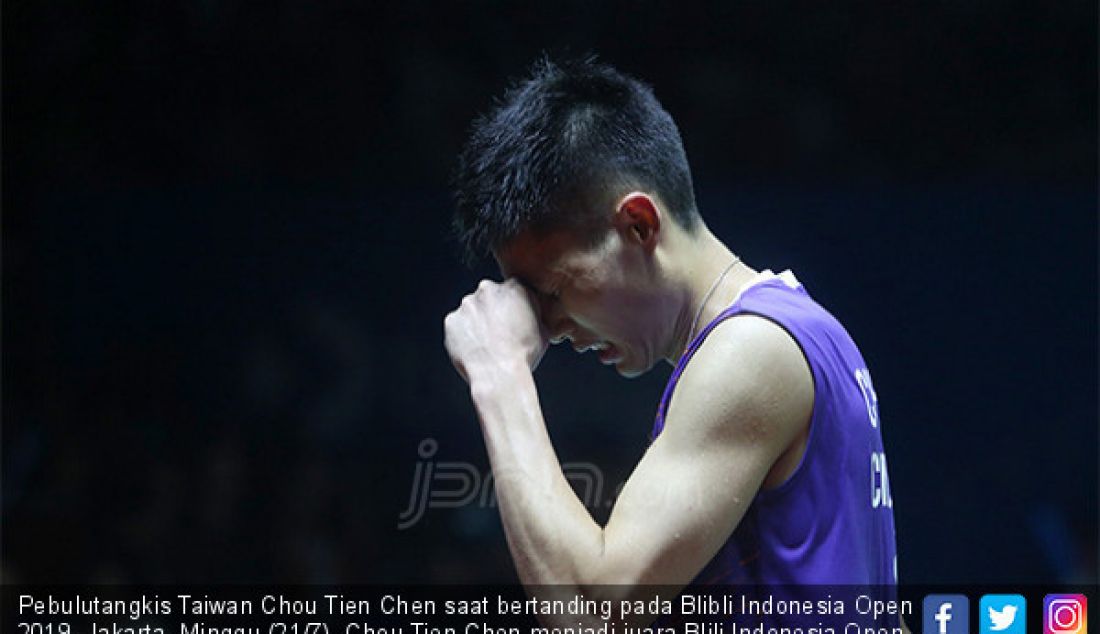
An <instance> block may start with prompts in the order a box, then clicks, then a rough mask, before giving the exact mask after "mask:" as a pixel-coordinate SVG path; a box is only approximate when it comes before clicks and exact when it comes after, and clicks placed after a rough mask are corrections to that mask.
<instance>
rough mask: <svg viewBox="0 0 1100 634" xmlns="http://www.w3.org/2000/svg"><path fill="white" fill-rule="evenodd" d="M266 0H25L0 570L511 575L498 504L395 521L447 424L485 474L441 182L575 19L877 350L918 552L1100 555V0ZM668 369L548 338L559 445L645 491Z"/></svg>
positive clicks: (907, 559) (919, 566)
mask: <svg viewBox="0 0 1100 634" xmlns="http://www.w3.org/2000/svg"><path fill="white" fill-rule="evenodd" d="M260 4H261V5H262V6H257V5H256V4H254V3H245V2H238V1H231V0H230V1H223V2H212V1H203V2H186V3H178V2H160V3H153V2H134V3H130V4H128V5H108V4H104V3H76V2H5V3H4V6H3V185H4V189H3V309H4V310H3V438H2V440H3V507H2V508H3V515H2V517H3V534H2V540H3V541H2V547H3V553H2V555H3V556H2V572H3V574H4V577H5V580H6V581H52V582H57V581H70V582H83V581H124V582H131V581H132V582H141V581H151V582H215V581H272V582H318V581H324V582H349V581H376V582H381V581H387V582H417V581H501V580H503V581H508V580H511V579H514V573H513V571H512V569H511V564H510V561H509V558H508V554H507V550H506V547H505V543H504V538H503V534H502V532H501V529H500V524H499V520H498V518H497V516H496V510H495V509H494V508H482V507H481V506H479V505H467V506H465V507H462V508H458V509H432V510H429V511H428V513H427V514H426V515H425V516H424V518H423V519H422V520H421V521H420V522H419V523H417V524H416V525H415V526H413V527H411V528H408V529H406V530H398V528H397V523H398V516H399V514H400V513H401V511H402V510H403V509H405V508H406V506H408V504H409V498H410V488H411V486H412V482H413V480H414V472H415V469H416V468H417V463H418V461H419V460H420V458H419V456H418V453H417V451H418V447H419V446H420V443H421V441H422V440H424V439H427V438H430V439H433V440H434V441H435V442H436V443H437V444H436V447H437V449H436V453H435V454H434V455H432V457H431V460H432V461H434V462H436V463H438V462H440V461H442V462H457V461H468V462H471V463H473V464H474V465H475V466H476V468H477V469H479V470H484V469H485V468H486V457H485V453H484V449H483V447H482V443H481V437H480V431H479V430H478V427H477V424H476V420H475V418H474V415H473V412H472V409H471V407H470V405H469V401H468V398H467V396H466V393H465V389H464V384H463V383H462V381H461V380H460V379H459V378H458V376H457V375H456V374H455V373H454V371H453V370H452V368H451V367H450V364H449V362H448V360H447V357H446V355H445V353H444V351H443V348H442V317H443V315H444V314H445V313H446V312H447V311H449V310H450V309H452V308H453V307H454V306H455V305H457V303H458V301H459V299H460V298H461V296H462V295H463V294H464V293H465V292H467V291H469V290H471V289H472V288H473V286H474V285H475V283H476V281H477V279H479V277H481V276H484V275H491V274H492V273H493V271H492V269H491V268H490V267H489V266H488V264H487V263H486V264H485V265H483V266H482V267H481V268H480V269H477V270H473V271H471V270H469V269H466V268H463V267H462V266H461V265H460V264H459V263H458V260H457V258H456V256H457V247H456V245H455V243H454V242H452V241H451V240H450V239H449V237H448V222H449V214H450V212H451V201H450V198H449V192H448V177H449V172H450V170H451V168H452V166H453V164H454V160H455V156H456V154H457V152H458V150H459V148H460V146H461V143H462V141H463V138H464V134H465V131H466V127H467V125H468V124H469V122H470V120H471V119H472V118H473V116H474V115H475V114H476V113H477V112H479V111H482V110H484V109H485V108H486V107H487V106H488V105H489V103H490V101H491V98H492V97H493V96H494V95H497V94H499V93H500V92H501V90H502V89H503V88H504V87H505V86H506V85H507V80H508V78H509V77H513V76H516V75H519V74H521V73H522V72H523V70H524V68H525V67H526V66H527V65H528V64H530V62H531V61H532V60H534V58H535V57H536V55H537V54H538V53H539V52H540V51H543V50H549V51H551V52H563V51H571V52H573V53H578V54H579V53H584V52H587V51H594V52H597V53H599V54H600V55H601V56H602V58H603V59H604V60H606V61H608V62H611V63H613V64H615V65H617V66H619V67H620V68H621V69H623V70H625V71H627V72H630V73H632V74H634V75H636V76H638V77H640V78H642V79H644V80H646V81H647V82H649V83H651V84H652V85H653V86H654V88H655V90H656V93H657V96H658V98H660V99H661V100H662V102H663V103H664V105H665V106H666V107H667V108H668V110H669V111H670V112H671V113H672V115H673V116H674V118H675V119H676V120H677V121H678V123H679V125H680V128H681V131H682V133H683V137H684V141H685V144H686V147H687V151H688V156H689V158H690V159H691V161H692V165H693V170H694V173H695V180H696V187H697V193H698V198H699V202H700V205H701V209H702V211H703V214H704V216H705V218H706V219H707V221H708V223H709V224H710V226H711V228H712V229H714V230H715V232H716V233H717V234H718V235H719V236H720V237H722V238H723V239H724V240H726V242H727V243H728V244H730V245H731V247H732V248H733V250H734V251H735V252H736V253H738V254H740V255H742V256H743V257H744V259H745V260H746V261H747V262H748V263H749V264H750V265H751V266H753V267H755V268H772V269H774V270H776V271H780V270H783V269H786V268H790V269H792V270H793V271H794V272H795V273H796V274H797V275H798V276H799V278H800V279H801V280H802V281H803V283H804V284H805V285H806V286H807V288H808V289H809V290H810V292H811V293H812V294H813V295H814V297H815V298H816V299H817V300H818V301H820V302H821V303H822V304H824V305H825V306H826V307H827V308H829V309H830V310H831V311H832V312H833V313H834V314H835V315H836V316H837V317H838V318H839V319H840V320H841V321H842V322H843V323H844V324H845V325H846V326H847V328H848V329H849V331H850V332H851V333H852V335H853V336H854V338H855V339H856V341H857V342H858V343H859V344H860V346H861V348H862V351H863V353H864V356H865V357H866V358H867V360H868V363H869V365H870V367H871V370H872V373H873V375H874V379H875V386H876V388H877V391H878V395H879V398H880V407H881V411H882V416H883V425H884V427H883V434H884V438H885V442H886V445H887V450H888V454H889V456H890V463H889V466H890V475H891V479H892V487H893V497H894V500H895V502H896V506H895V516H896V520H897V527H898V549H899V553H900V573H901V580H902V581H907V582H941V583H946V582H963V581H984V582H1023V581H1029V582H1055V581H1085V582H1092V583H1095V581H1096V578H1097V569H1096V561H1097V542H1098V538H1097V479H1098V478H1097V404H1098V401H1097V341H1098V339H1097V297H1098V295H1097V251H1096V245H1097V124H1096V111H1097V90H1096V88H1097V64H1096V45H1097V41H1096V25H1097V11H1096V5H1095V3H1090V2H1051V3H1041V5H1040V4H1039V3H1025V2H976V1H965V2H958V1H953V2H920V3H915V2H899V3H895V2H889V3H881V2H869V3H850V4H843V5H836V4H834V3H794V4H792V3H764V2H730V3H720V4H715V5H713V6H711V5H693V6H683V5H681V4H679V3H677V4H671V3H670V4H660V3H649V2H634V3H582V2H560V3H540V4H538V5H527V4H524V3H490V2H484V3H483V2H462V3H457V2H456V3H450V2H438V3H428V2H407V3H401V4H396V3H395V4H390V5H377V4H367V3H364V4H350V3H349V4H345V3H334V2H309V1H305V0H293V1H292V0H287V1H282V2H273V3H260ZM819 5H820V6H819ZM668 372H669V368H667V367H662V368H660V369H658V370H657V371H655V372H653V373H651V374H650V375H648V376H646V377H643V378H641V379H638V380H635V381H624V380H621V379H619V378H618V377H617V376H616V375H615V374H614V373H613V372H611V371H609V370H607V369H605V368H602V367H600V366H599V365H598V364H597V363H596V362H595V360H594V359H593V358H592V357H591V356H590V355H589V356H583V357H577V356H575V355H573V354H572V352H571V351H566V350H564V349H562V350H554V351H552V352H551V354H549V355H548V357H547V359H546V360H545V361H544V366H543V367H542V368H540V371H539V372H538V374H537V377H538V381H539V384H540V390H541V395H542V400H543V405H544V408H545V410H546V414H547V418H548V421H549V425H550V428H551V433H552V436H553V439H554V441H555V443H556V446H557V448H558V451H559V455H560V457H561V458H562V460H564V461H574V462H578V461H579V462H591V463H594V464H597V465H600V467H601V468H602V469H603V473H604V476H605V480H606V484H605V486H606V487H607V488H608V489H609V490H610V489H613V487H614V486H615V485H616V484H617V483H619V482H621V481H622V480H623V479H624V478H625V477H626V476H627V475H628V474H629V471H630V467H631V465H632V464H633V463H634V462H635V461H636V460H637V459H638V458H639V457H640V455H641V454H642V452H643V451H644V448H645V445H646V441H647V436H648V433H649V428H650V425H651V423H652V417H653V413H654V407H655V406H656V403H657V400H658V397H659V395H660V391H661V388H662V387H663V383H664V380H665V379H666V378H667V375H668ZM435 468H437V470H439V471H443V470H446V469H447V468H449V467H447V466H446V465H443V464H435ZM439 471H437V472H439ZM451 484H453V482H452V483H451ZM439 485H440V486H441V487H443V488H446V485H447V483H445V482H441V483H439ZM594 513H595V515H596V516H597V517H598V518H600V519H603V518H605V517H606V515H607V508H606V505H600V507H599V508H596V509H595V510H594Z"/></svg>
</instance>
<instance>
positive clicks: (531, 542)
mask: <svg viewBox="0 0 1100 634" xmlns="http://www.w3.org/2000/svg"><path fill="white" fill-rule="evenodd" d="M471 316H472V315H471ZM478 318H479V319H482V320H484V319H489V320H490V321H491V318H488V317H487V316H486V315H484V314H481V315H479V317H478ZM452 325H454V326H458V325H459V324H452ZM501 327H502V326H501V325H500V324H498V325H496V326H495V327H488V330H489V331H490V332H499V329H500V328H501ZM486 334H488V333H486ZM456 347H457V346H456ZM448 348H449V349H451V345H450V344H448ZM476 356H477V355H468V356H467V357H466V358H471V359H473V358H476ZM452 358H454V354H453V352H452ZM509 359H511V360H509ZM456 365H462V366H463V367H461V368H460V371H464V372H465V375H466V376H467V377H468V380H469V382H470V389H471V395H472V398H473V401H474V405H475V407H476V409H477V412H478V415H479V418H480V421H481V429H482V434H483V436H484V439H485V444H486V447H487V449H488V453H489V458H490V462H491V464H492V468H493V473H494V479H495V483H496V492H497V499H498V502H499V505H500V514H501V518H502V521H503V523H504V528H505V532H506V534H507V537H508V544H509V548H510V550H511V552H512V555H513V559H514V560H515V564H516V568H517V571H518V573H519V576H520V579H521V580H522V582H523V583H524V584H525V585H527V586H541V585H545V584H560V585H562V586H564V587H565V588H568V589H572V590H573V591H575V592H583V593H584V594H585V595H586V596H589V597H592V596H601V595H602V594H604V593H605V592H606V591H607V586H608V585H609V584H618V586H619V587H620V588H623V589H624V591H625V589H626V588H628V587H630V586H635V585H638V584H663V585H669V586H674V587H676V588H679V587H682V586H683V585H685V584H687V583H688V582H690V581H691V580H692V578H694V576H695V575H696V574H698V572H699V571H700V570H701V569H702V568H703V566H704V565H705V564H706V563H707V562H708V561H709V560H710V559H711V558H712V557H713V556H714V554H715V553H716V552H717V551H718V549H719V548H720V547H721V546H722V544H723V543H724V542H725V541H726V539H728V537H729V535H730V533H731V532H732V531H733V529H734V528H736V526H737V524H738V523H739V522H740V520H741V517H742V516H743V515H744V512H745V510H746V509H747V508H748V505H749V504H750V503H751V501H752V499H753V497H754V496H755V495H756V493H757V491H758V490H759V488H760V486H761V483H762V482H763V481H764V478H765V476H766V475H767V474H768V472H769V470H770V469H771V468H772V465H773V464H774V463H775V461H776V459H777V458H778V457H779V456H780V455H781V454H782V453H783V451H785V450H786V448H787V447H788V446H790V445H791V443H792V442H793V440H794V439H795V438H796V437H797V435H798V434H799V432H800V431H801V430H803V429H804V428H805V425H806V423H807V422H808V420H809V414H810V410H811V409H812V403H813V383H812V378H811V376H810V373H809V369H808V367H806V364H805V361H804V360H803V358H802V355H801V352H800V351H799V350H798V347H797V345H796V344H795V343H794V342H793V340H791V339H790V337H789V336H788V335H787V334H786V333H785V332H784V331H783V330H782V329H781V328H779V327H778V326H777V325H775V324H773V323H771V322H769V321H766V320H764V319H762V318H759V317H753V316H739V317H735V318H732V319H730V320H728V321H726V322H724V323H723V324H722V325H720V326H719V327H718V328H716V329H715V330H714V331H713V332H712V334H711V335H710V336H709V337H708V339H707V341H706V343H705V344H704V345H703V346H702V347H701V348H700V350H699V351H698V352H697V353H696V355H695V357H694V358H693V359H692V362H691V365H690V366H689V367H688V370H687V371H685V372H684V374H683V376H682V377H681V380H680V383H679V385H678V388H677V391H676V393H675V396H674V398H673V400H672V403H671V404H670V407H669V412H668V416H667V418H666V425H665V429H664V431H663V433H662V434H661V435H660V436H659V437H658V438H657V440H656V441H654V443H653V444H652V445H651V446H650V448H649V450H648V451H647V452H646V454H645V456H644V457H643V458H642V460H641V461H640V462H639V464H638V466H637V468H636V469H635V471H634V473H633V474H632V475H631V476H630V478H629V480H628V481H627V483H626V485H625V486H624V488H623V490H622V493H621V495H620V497H619V499H618V501H617V503H616V506H615V508H614V509H613V512H612V515H611V517H610V519H609V520H608V523H607V525H606V526H605V527H600V526H599V525H598V524H596V522H595V521H593V519H592V518H591V516H590V515H589V513H588V511H587V509H585V507H584V505H583V504H582V503H581V501H580V500H579V499H578V498H577V496H576V495H575V494H574V492H573V490H572V489H571V487H570V486H569V484H568V482H567V481H566V479H565V476H564V475H563V473H562V470H561V466H560V463H559V461H558V459H557V456H556V455H555V452H554V449H553V446H552V445H551V443H550V439H549V437H548V435H547V432H546V427H545V423H544V421H543V418H542V411H541V408H540V406H539V402H538V394H537V391H536V389H535V384H534V380H533V377H532V375H531V369H530V367H529V365H528V364H527V363H526V362H525V361H524V357H523V356H522V355H512V356H510V357H509V356H506V355H500V356H499V358H498V360H497V361H495V362H488V361H487V360H486V359H485V358H482V359H481V360H479V361H476V362H472V363H461V362H459V361H457V360H456ZM614 598H634V597H626V596H623V597H614Z"/></svg>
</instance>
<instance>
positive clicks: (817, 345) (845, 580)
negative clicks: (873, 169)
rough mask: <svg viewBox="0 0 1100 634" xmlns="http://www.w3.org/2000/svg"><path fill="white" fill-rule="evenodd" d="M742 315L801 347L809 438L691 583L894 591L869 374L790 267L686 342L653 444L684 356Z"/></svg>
mask: <svg viewBox="0 0 1100 634" xmlns="http://www.w3.org/2000/svg"><path fill="white" fill-rule="evenodd" d="M740 314H753V315H758V316H761V317H764V318H766V319H769V320H771V321H772V322H774V323H776V324H778V325H780V326H782V327H783V328H784V329H785V330H786V331H787V332H788V333H789V334H790V335H791V336H792V337H793V338H794V340H795V341H796V342H797V343H798V345H799V347H800V348H801V349H802V352H803V354H804V355H805V357H806V360H807V362H808V364H809V366H810V370H811V371H812V373H813V379H814V406H813V415H812V418H811V420H810V434H809V439H808V440H807V445H806V452H805V455H804V456H803V458H802V461H801V463H800V464H799V466H798V468H797V469H796V470H795V472H794V473H793V474H792V475H791V477H790V478H789V479H788V480H787V481H786V482H784V483H783V484H781V485H779V486H778V487H776V488H774V489H768V490H761V491H760V492H758V493H757V495H756V497H755V498H754V499H753V501H752V504H751V505H750V506H749V508H748V511H747V512H746V514H745V516H744V518H743V519H742V520H741V523H740V524H739V525H738V526H737V528H736V529H735V530H734V532H733V534H732V535H731V536H730V538H729V540H728V541H727V542H726V543H725V545H723V546H722V548H721V550H719V552H718V554H717V555H715V557H714V558H713V559H712V560H711V561H710V563H708V564H707V566H706V567H705V568H704V569H703V571H702V572H701V573H700V574H699V575H698V576H697V577H696V579H695V581H694V583H693V585H697V586H701V585H709V584H738V585H740V584H770V585H778V584H797V585H799V586H804V585H806V584H834V585H835V584H852V585H860V586H879V593H885V594H887V595H894V594H896V588H893V587H891V586H893V585H894V584H896V583H897V559H896V556H895V539H894V513H893V506H894V502H893V499H892V497H891V496H890V485H889V479H888V477H887V472H886V455H885V453H884V452H883V447H882V436H881V434H880V433H879V416H878V399H877V397H876V396H875V391H874V388H873V387H872V383H871V377H870V374H868V372H867V366H866V364H865V363H864V361H863V357H862V356H861V355H860V353H859V350H858V349H857V348H856V346H855V344H854V343H853V342H852V339H851V337H849V336H848V333H847V332H846V331H845V330H844V327H843V326H841V325H840V323H839V322H838V321H837V320H836V319H835V318H834V317H833V316H832V315H830V314H829V313H828V312H826V311H825V309H824V308H822V307H821V306H819V305H818V304H817V303H816V302H814V301H813V299H811V298H810V296H809V294H808V293H807V292H806V290H805V289H804V288H803V287H802V286H801V284H799V283H798V281H797V280H796V279H795V278H794V276H793V275H792V274H791V273H790V272H789V271H785V272H784V273H782V274H781V275H774V274H772V273H771V272H770V271H765V272H763V273H761V275H760V276H759V277H758V278H757V279H756V280H754V281H753V282H752V283H750V285H748V286H746V287H744V288H742V290H741V292H740V294H739V295H738V297H737V298H736V299H735V300H734V302H733V303H732V304H731V305H730V306H729V308H727V309H726V310H725V311H723V312H722V313H721V314H720V315H719V316H718V317H717V318H715V320H714V321H712V322H710V323H709V324H707V326H706V327H705V328H704V329H703V331H702V332H700V333H699V334H698V335H697V336H696V337H695V339H694V340H692V342H691V344H690V345H689V346H688V349H687V351H686V352H685V353H684V355H683V357H682V358H681V359H680V362H679V363H678V364H677V366H676V369H675V370H674V371H673V373H672V376H671V377H670V378H669V381H668V386H667V387H666V388H665V392H664V396H663V397H662V398H661V404H660V406H659V408H658V411H657V420H656V423H655V425H654V428H653V438H656V437H657V435H658V434H660V433H661V430H662V428H663V427H664V422H665V412H666V410H667V408H668V404H669V401H670V400H671V398H672V393H673V391H674V390H675V389H676V384H677V382H678V381H679V379H680V375H681V373H682V372H683V371H684V368H685V367H686V366H687V364H688V362H689V361H690V359H691V357H692V355H693V354H694V353H695V351H696V350H697V349H698V348H699V346H700V344H701V343H702V342H703V340H704V339H705V338H706V337H707V335H708V334H710V332H711V331H712V330H713V329H714V327H715V326H717V325H718V323H719V322H721V321H722V320H725V319H728V318H730V317H733V316H734V315H740ZM807 590H808V589H807ZM796 594H797V592H796ZM810 594H812V592H807V598H810V597H809V596H808V595H810ZM882 598H886V597H882Z"/></svg>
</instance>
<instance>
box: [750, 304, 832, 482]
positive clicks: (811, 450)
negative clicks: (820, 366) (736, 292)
mask: <svg viewBox="0 0 1100 634" xmlns="http://www.w3.org/2000/svg"><path fill="white" fill-rule="evenodd" d="M738 314H739V315H755V316H756V317H760V318H761V319H766V320H768V321H769V322H771V323H773V324H775V325H776V326H778V327H780V328H782V329H783V332H785V333H787V336H788V337H790V338H791V341H793V342H794V343H795V345H796V346H798V351H799V352H800V353H801V354H802V361H803V362H804V363H805V364H806V367H807V368H808V369H809V371H810V377H811V379H812V380H813V406H812V407H811V408H810V420H809V423H807V424H808V425H809V427H810V430H809V435H808V436H807V437H806V448H805V450H804V451H803V452H802V456H801V457H800V458H799V459H798V466H796V467H795V468H794V471H793V472H792V473H791V474H790V475H789V476H787V478H786V479H785V480H783V482H780V483H779V484H777V485H776V486H774V487H771V488H770V489H765V488H763V487H761V488H760V490H759V491H758V492H757V498H758V499H760V500H769V499H772V498H779V497H782V496H783V494H785V493H786V492H787V491H790V490H791V489H793V488H794V487H795V486H797V485H798V482H799V481H801V480H802V479H803V475H802V474H803V473H805V472H806V471H808V470H809V467H810V463H811V461H812V460H813V459H814V456H815V454H816V453H817V452H816V451H815V448H816V446H817V443H818V442H819V441H817V437H818V436H819V435H820V434H819V431H820V427H821V425H820V420H819V419H820V418H821V409H822V407H824V405H823V403H824V400H823V399H822V398H821V382H820V380H819V379H818V376H817V374H818V373H817V369H816V368H815V367H814V365H813V363H811V362H810V357H809V355H808V354H806V348H805V347H804V346H803V345H802V341H800V340H799V338H798V337H797V336H795V334H794V333H793V332H791V330H790V329H789V328H787V326H786V325H785V324H783V323H782V322H780V321H778V320H777V319H775V318H774V317H772V316H771V315H766V314H764V313H760V312H757V311H753V310H742V311H741V312H739V313H738Z"/></svg>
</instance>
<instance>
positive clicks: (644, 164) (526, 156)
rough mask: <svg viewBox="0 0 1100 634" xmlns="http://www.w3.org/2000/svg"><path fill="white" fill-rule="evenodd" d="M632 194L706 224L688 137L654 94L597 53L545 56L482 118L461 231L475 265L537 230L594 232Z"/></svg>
mask: <svg viewBox="0 0 1100 634" xmlns="http://www.w3.org/2000/svg"><path fill="white" fill-rule="evenodd" d="M624 188H638V189H641V190H643V191H649V192H651V193H655V194H656V195H657V196H658V198H660V200H661V201H663V202H664V204H665V205H666V206H667V207H668V210H669V213H670V214H671V215H672V216H673V218H675V219H676V221H677V222H678V223H679V224H680V225H681V226H683V227H684V228H686V229H688V230H690V231H694V230H695V228H696V227H697V226H698V225H699V224H700V219H699V212H698V209H697V208H696V206H695V194H694V191H693V189H692V183H691V171H690V169H689V168H688V162H687V155H686V154H685V152H684V145H683V141H682V140H681V139H680V131H679V130H678V129H677V128H676V124H675V123H674V122H673V120H672V117H671V116H670V115H669V114H668V112H666V111H665V109H664V108H662V107H661V104H660V103H659V102H658V101H657V98H656V97H654V96H653V90H652V89H651V88H650V87H649V86H648V85H646V84H644V83H642V82H641V81H638V80H637V79H634V78H633V77H630V76H628V75H626V74H624V73H621V72H619V71H618V70H616V69H615V68H612V67H611V66H609V65H607V64H604V63H601V62H599V61H597V59H596V58H595V57H594V56H588V57H584V58H581V59H577V60H571V61H564V62H553V61H551V60H550V59H549V58H548V57H546V56H543V57H541V58H540V59H539V60H538V61H536V62H535V64H534V65H533V66H532V67H531V71H530V73H529V75H528V77H527V78H526V79H523V80H521V81H519V82H516V83H514V84H513V85H512V86H511V88H509V89H508V90H507V92H505V93H504V95H503V96H502V97H501V98H500V99H498V100H496V101H495V102H494V104H493V106H492V108H491V109H490V110H489V112H487V113H485V114H483V115H481V116H479V117H478V118H477V119H475V120H474V123H473V126H472V129H471V131H470V135H469V138H468V140H467V141H466V145H465V147H464V148H463V150H462V152H461V154H460V155H459V158H458V166H457V169H456V170H455V174H454V189H455V202H456V207H457V209H456V213H455V218H454V229H455V232H456V234H457V237H458V240H459V242H461V243H462V246H463V247H464V248H465V251H466V257H467V259H468V260H472V259H474V258H476V257H478V256H481V255H484V254H485V252H486V251H487V250H490V249H496V248H498V247H500V246H502V245H504V244H505V243H506V242H507V241H508V240H510V239H511V238H514V237H515V236H516V235H517V234H519V233H520V232H521V231H523V230H524V229H527V228H531V229H534V230H546V229H552V228H580V229H582V230H583V229H587V228H591V227H593V226H595V223H596V222H598V218H594V217H593V214H594V213H598V206H597V205H596V203H597V202H598V201H599V200H600V199H601V198H603V199H605V198H606V197H607V195H608V194H609V193H610V194H615V193H619V191H618V190H623V189H624ZM627 191H629V190H625V191H621V193H627ZM593 233H594V234H596V235H591V236H590V237H591V238H592V239H593V240H597V239H598V238H600V237H602V232H601V231H595V232H593Z"/></svg>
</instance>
